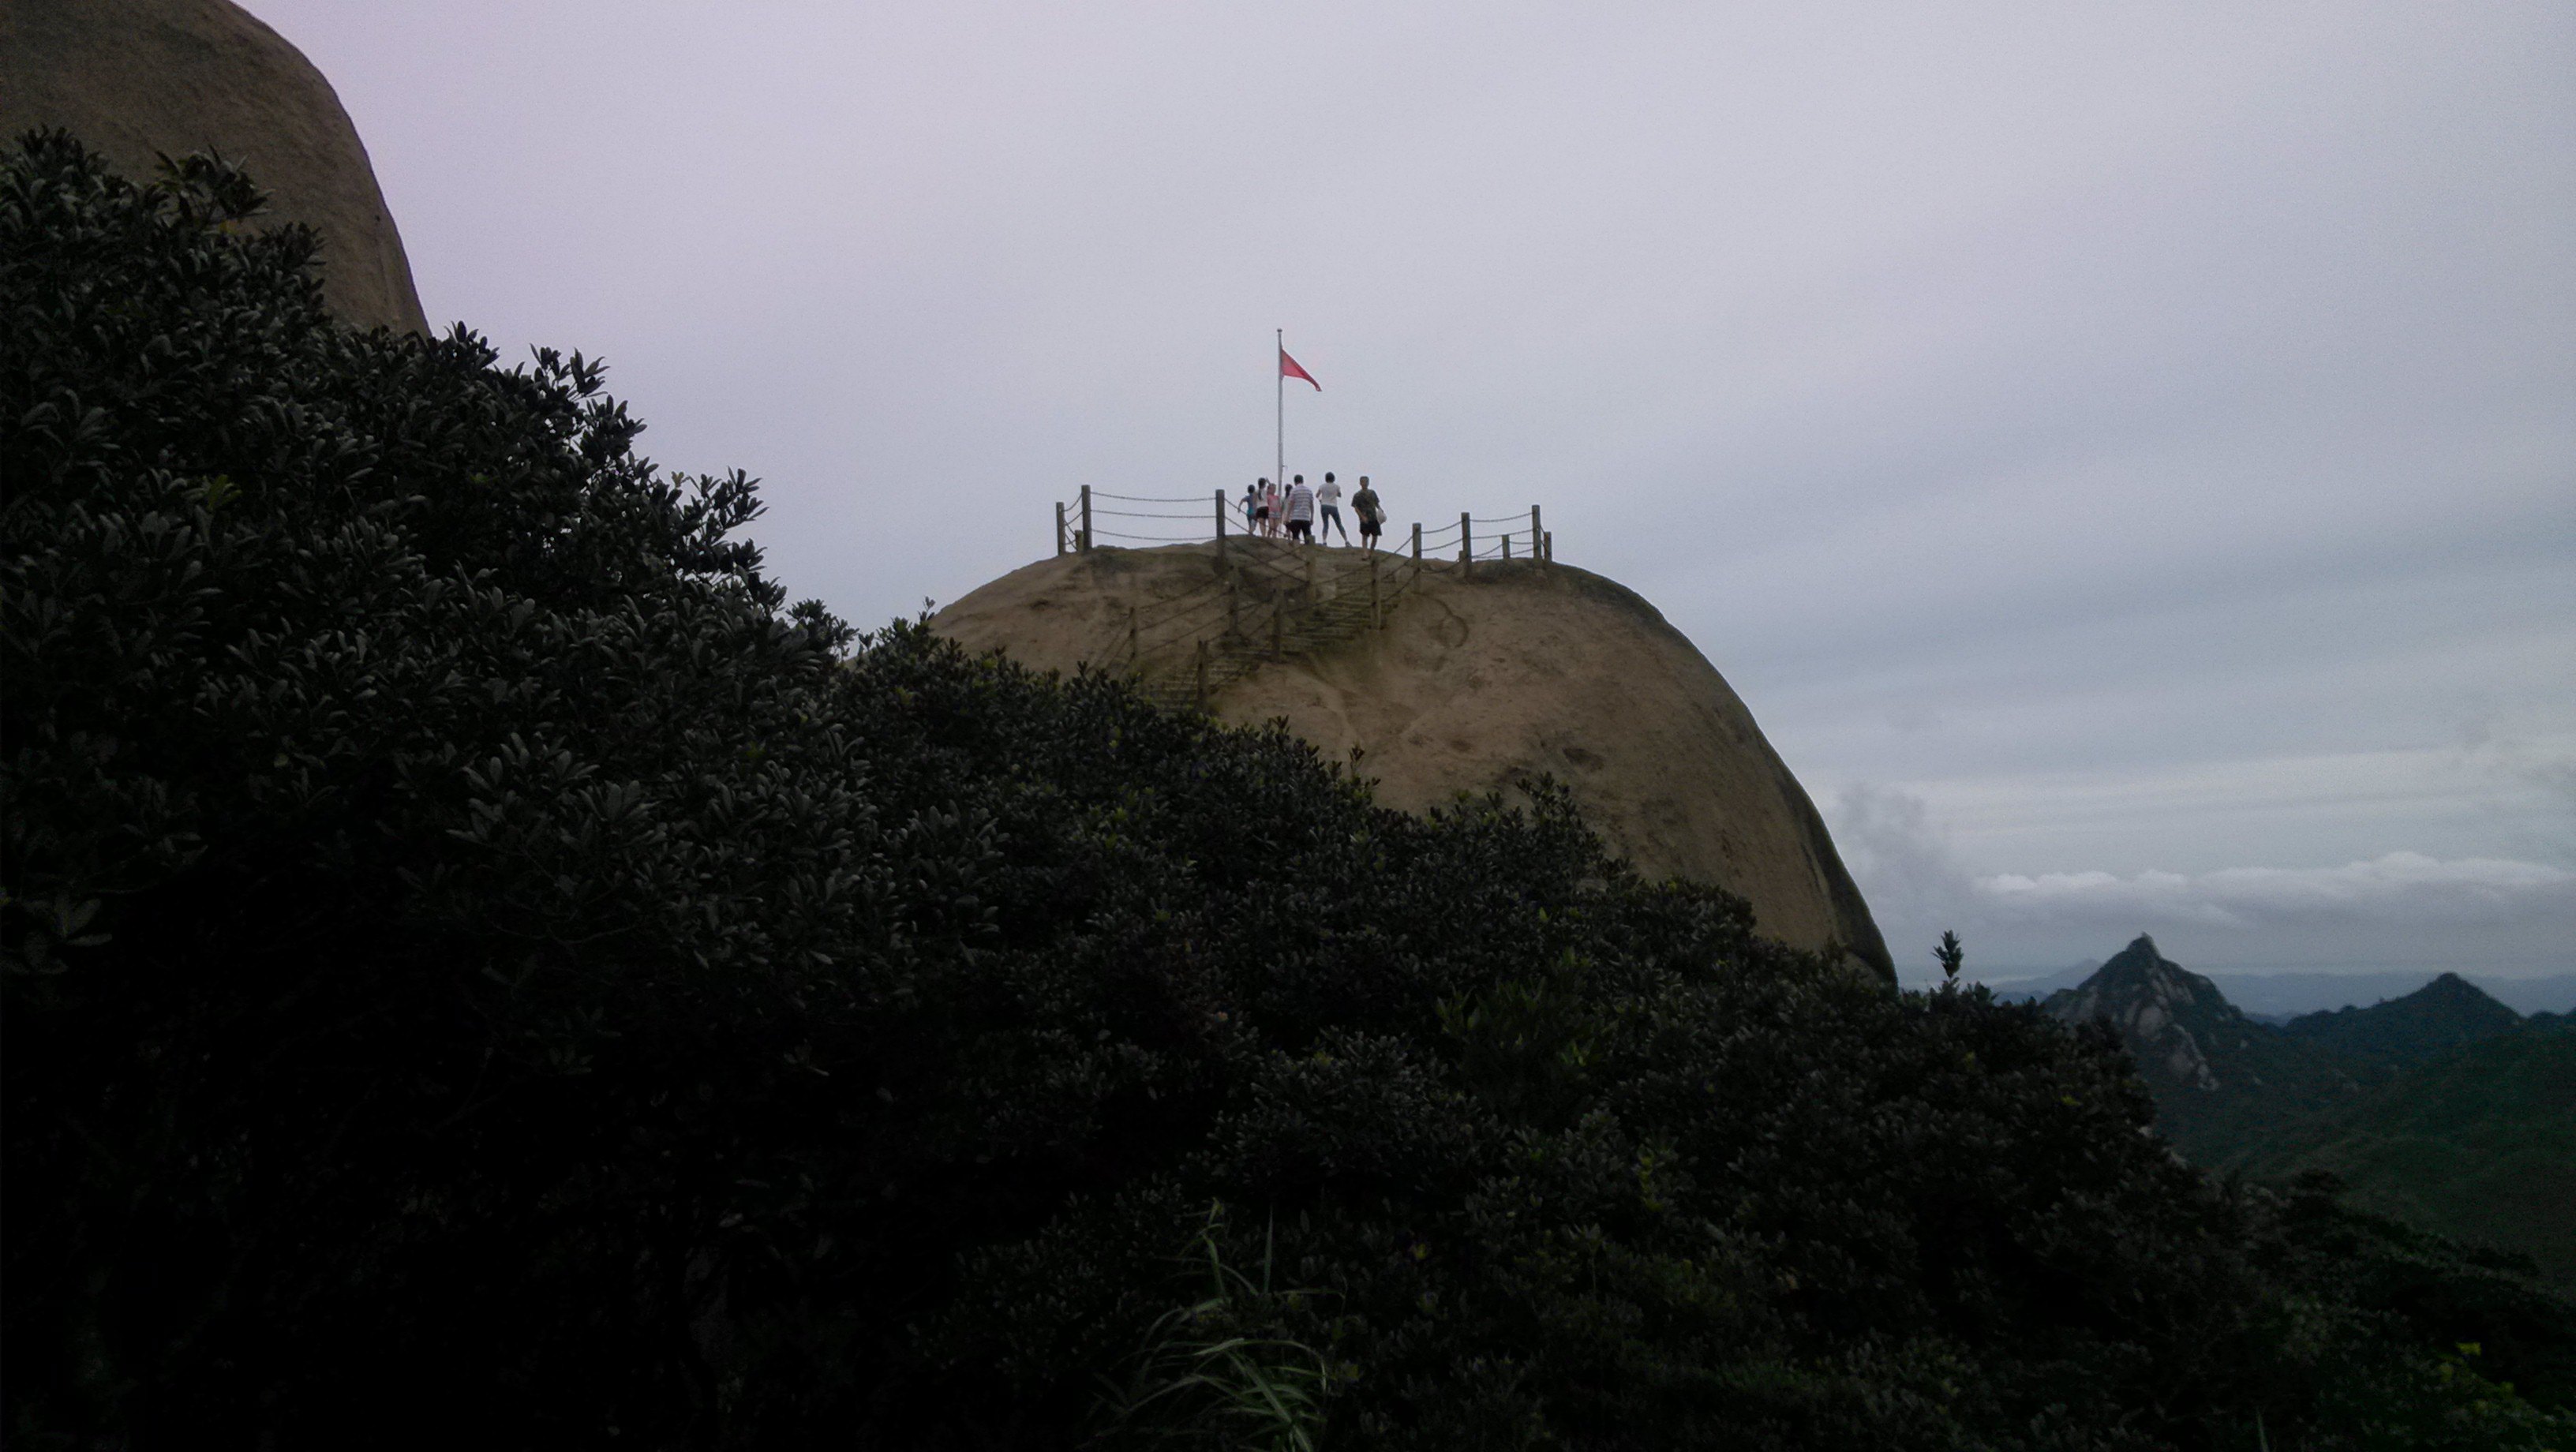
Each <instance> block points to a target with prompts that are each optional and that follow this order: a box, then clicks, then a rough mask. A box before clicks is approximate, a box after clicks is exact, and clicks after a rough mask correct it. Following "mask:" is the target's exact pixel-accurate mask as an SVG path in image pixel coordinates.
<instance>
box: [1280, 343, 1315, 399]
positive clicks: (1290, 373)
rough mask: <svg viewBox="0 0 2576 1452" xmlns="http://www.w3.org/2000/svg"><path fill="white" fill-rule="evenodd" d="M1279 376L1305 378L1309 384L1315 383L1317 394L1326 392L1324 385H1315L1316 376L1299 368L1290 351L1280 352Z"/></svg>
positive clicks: (1283, 350) (1283, 349)
mask: <svg viewBox="0 0 2576 1452" xmlns="http://www.w3.org/2000/svg"><path fill="white" fill-rule="evenodd" d="M1279 376H1280V377H1282V378H1303V379H1305V380H1306V381H1307V382H1308V383H1314V385H1315V391H1316V392H1317V393H1321V392H1323V391H1324V385H1322V384H1320V383H1315V375H1314V374H1312V373H1309V372H1307V371H1306V370H1305V369H1304V368H1301V367H1299V366H1298V364H1297V360H1296V359H1294V358H1291V357H1289V356H1288V350H1287V349H1285V348H1282V349H1280V350H1279Z"/></svg>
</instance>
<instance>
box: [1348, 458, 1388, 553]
mask: <svg viewBox="0 0 2576 1452" xmlns="http://www.w3.org/2000/svg"><path fill="white" fill-rule="evenodd" d="M1351 513H1353V514H1356V515H1358V516H1359V517H1360V548H1361V549H1364V550H1373V549H1376V548H1377V537H1378V535H1379V534H1380V533H1382V532H1383V530H1384V528H1385V525H1386V506H1385V505H1384V504H1381V503H1379V502H1378V497H1377V491H1376V490H1374V489H1371V488H1370V487H1369V481H1368V476H1367V475H1366V474H1362V475H1361V476H1360V488H1359V492H1358V493H1356V494H1354V495H1352V496H1351Z"/></svg>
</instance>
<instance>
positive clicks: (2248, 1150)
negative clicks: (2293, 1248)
mask: <svg viewBox="0 0 2576 1452" xmlns="http://www.w3.org/2000/svg"><path fill="white" fill-rule="evenodd" d="M2048 1011H2049V1012H2050V1013H2051V1014H2052V1015H2054V1016H2056V1017H2057V1018H2059V1019H2060V1020H2062V1021H2065V1022H2067V1023H2070V1024H2082V1023H2087V1022H2090V1021H2092V1020H2095V1019H2100V1020H2102V1021H2103V1022H2104V1023H2105V1024H2106V1025H2108V1026H2109V1027H2110V1028H2111V1029H2112V1031H2113V1032H2115V1033H2117V1034H2118V1035H2119V1036H2120V1038H2121V1041H2122V1042H2123V1043H2124V1044H2125V1045H2126V1046H2127V1047H2128V1049H2129V1051H2130V1052H2131V1053H2132V1054H2133V1055H2134V1056H2135V1058H2136V1060H2137V1063H2138V1070H2139V1075H2140V1077H2141V1078H2142V1079H2143V1080H2144V1081H2145V1082H2146V1084H2147V1087H2148V1089H2149V1091H2150V1092H2151V1093H2152V1094H2153V1095H2154V1096H2155V1101H2156V1123H2157V1126H2158V1128H2159V1129H2161V1130H2162V1131H2163V1132H2164V1133H2165V1134H2167V1135H2169V1136H2171V1137H2172V1139H2173V1140H2174V1142H2175V1144H2176V1146H2177V1147H2179V1148H2180V1149H2182V1150H2183V1151H2184V1152H2185V1153H2186V1154H2188V1155H2190V1156H2191V1158H2192V1159H2193V1160H2194V1161H2195V1162H2196V1163H2199V1164H2203V1165H2206V1166H2209V1167H2210V1168H2212V1169H2216V1170H2222V1171H2226V1172H2228V1173H2232V1174H2247V1175H2252V1176H2255V1177H2257V1178H2262V1179H2270V1180H2276V1181H2281V1180H2289V1179H2293V1178H2295V1177H2297V1176H2299V1175H2302V1174H2306V1173H2310V1172H2324V1173H2326V1174H2328V1175H2330V1176H2332V1177H2334V1178H2335V1179H2336V1180H2337V1181H2339V1182H2340V1183H2342V1184H2343V1186H2344V1187H2345V1189H2346V1191H2347V1193H2348V1194H2349V1196H2350V1198H2351V1200H2352V1201H2353V1203H2355V1204H2359V1205H2365V1206H2368V1207H2370V1208H2371V1209H2373V1210H2375V1211H2378V1212H2380V1213H2383V1214H2386V1215H2389V1216H2392V1217H2395V1218H2397V1219H2400V1220H2404V1221H2406V1222H2409V1223H2411V1224H2414V1225H2419V1226H2422V1227H2424V1228H2426V1229H2429V1230H2434V1231H2439V1232H2441V1233H2443V1234H2445V1235H2452V1236H2458V1237H2460V1238H2462V1239H2465V1240H2469V1241H2473V1242H2476V1243H2478V1244H2482V1245H2489V1246H2495V1247H2498V1248H2501V1249H2504V1250H2508V1251H2513V1252H2517V1253H2520V1254H2523V1255H2528V1256H2530V1257H2531V1258H2532V1259H2533V1261H2534V1262H2535V1263H2536V1264H2537V1265H2538V1266H2539V1268H2540V1269H2541V1270H2542V1271H2543V1272H2545V1273H2546V1274H2547V1275H2548V1276H2549V1277H2551V1278H2552V1279H2554V1280H2555V1281H2556V1282H2557V1283H2558V1284H2559V1285H2560V1286H2561V1287H2563V1288H2569V1289H2576V1215H2570V1214H2569V1213H2568V1210H2567V1207H2568V1206H2570V1205H2576V1032H2571V1031H2569V1029H2568V1027H2567V1025H2566V1021H2565V1020H2564V1019H2563V1018H2561V1017H2559V1016H2557V1015H2552V1014H2539V1015H2535V1016H2534V1017H2532V1018H2531V1019H2528V1020H2526V1019H2524V1018H2523V1017H2522V1016H2521V1015H2519V1014H2517V1013H2515V1012H2514V1011H2513V1010H2512V1009H2510V1008H2507V1007H2505V1006H2504V1005H2503V1004H2501V1003H2498V1002H2496V1001H2495V1000H2494V999H2493V998H2490V997H2488V996H2487V995H2486V994H2485V993H2483V992H2481V991H2480V990H2479V989H2478V988H2477V987H2476V986H2475V985H2473V984H2470V983H2468V982H2467V981H2465V980H2463V979H2460V978H2458V977H2455V976H2453V975H2451V974H2447V973H2446V974H2443V975H2442V976H2441V977H2439V978H2437V979H2435V980H2434V981H2433V982H2431V983H2429V984H2426V985H2425V986H2424V987H2422V988H2420V989H2418V990H2416V991H2415V992H2413V993H2409V994H2406V995H2404V996H2403V997H2399V998H2392V999H2387V1000H2384V1001H2382V1002H2379V1003H2376V1004H2373V1005H2371V1006H2370V1007H2367V1008H2344V1009H2340V1010H2336V1011H2333V1012H2327V1013H2314V1014H2308V1015H2304V1016H2302V1017H2300V1018H2297V1019H2293V1020H2292V1021H2291V1022H2289V1023H2288V1024H2286V1025H2283V1026H2282V1027H2280V1028H2272V1027H2269V1026H2266V1025H2264V1024H2260V1023H2256V1022H2254V1021H2252V1020H2251V1019H2248V1018H2246V1017H2245V1016H2244V1015H2243V1014H2241V1013H2238V1012H2237V1011H2236V1009H2235V1007H2234V1005H2232V1004H2230V1003H2228V1001H2227V999H2226V998H2225V996H2224V995H2222V994H2221V993H2220V992H2219V991H2218V989H2217V988H2216V987H2215V986H2214V985H2212V984H2211V982H2210V981H2209V980H2208V979H2206V978H2203V977H2201V976H2200V975H2198V974H2195V973H2191V972H2188V971H2186V970H2184V969H2183V968H2182V967H2180V966H2179V965H2177V964H2175V963H2173V962H2171V961H2169V960H2167V959H2166V958H2165V957H2164V956H2163V955H2162V954H2160V953H2158V952H2157V951H2156V947H2155V943H2154V941H2153V940H2152V939H2149V938H2143V937H2142V938H2140V939H2138V940H2137V941H2136V942H2134V943H2132V944H2130V945H2129V946H2128V948H2126V949H2125V950H2123V951H2122V952H2121V953H2120V954H2118V955H2117V956H2115V957H2113V958H2112V959H2110V960H2109V961H2108V962H2106V963H2104V964H2103V965H2102V967H2101V969H2100V970H2098V971H2097V972H2095V973H2094V974H2093V975H2092V976H2091V977H2090V978H2088V979H2087V980H2086V981H2085V982H2084V983H2083V984H2081V985H2079V986H2078V987H2076V988H2074V989H2069V990H2067V991H2065V992H2062V993H2059V994H2056V995H2054V996H2053V997H2051V998H2050V999H2049V1000H2048Z"/></svg>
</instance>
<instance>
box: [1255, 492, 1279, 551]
mask: <svg viewBox="0 0 2576 1452" xmlns="http://www.w3.org/2000/svg"><path fill="white" fill-rule="evenodd" d="M1278 503H1279V491H1278V490H1276V489H1273V488H1271V487H1270V481H1269V480H1267V479H1264V480H1262V481H1261V492H1260V493H1259V494H1257V495H1255V496H1253V500H1252V532H1253V533H1254V534H1257V535H1262V536H1265V537H1266V536H1268V535H1269V533H1270V521H1271V519H1272V518H1273V517H1275V516H1276V515H1277V514H1278V513H1279V510H1278V507H1277V506H1278Z"/></svg>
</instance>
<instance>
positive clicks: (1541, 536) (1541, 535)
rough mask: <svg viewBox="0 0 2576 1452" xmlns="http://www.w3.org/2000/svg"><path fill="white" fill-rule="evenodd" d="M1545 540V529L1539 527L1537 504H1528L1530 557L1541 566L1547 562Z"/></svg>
mask: <svg viewBox="0 0 2576 1452" xmlns="http://www.w3.org/2000/svg"><path fill="white" fill-rule="evenodd" d="M1546 541H1547V531H1545V530H1543V529H1541V528H1540V527H1539V522H1538V506H1537V505H1535V504H1533V505H1531V506H1530V558H1531V559H1534V560H1536V561H1538V562H1539V564H1540V565H1542V566H1544V565H1545V564H1546V563H1547V550H1546V549H1545V548H1544V546H1545V544H1546Z"/></svg>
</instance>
